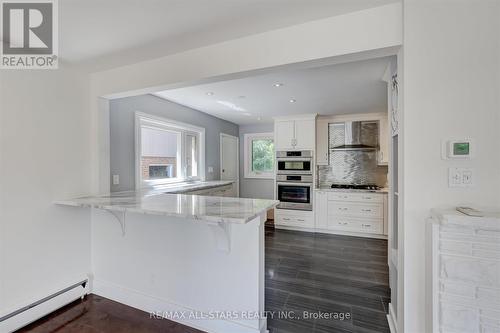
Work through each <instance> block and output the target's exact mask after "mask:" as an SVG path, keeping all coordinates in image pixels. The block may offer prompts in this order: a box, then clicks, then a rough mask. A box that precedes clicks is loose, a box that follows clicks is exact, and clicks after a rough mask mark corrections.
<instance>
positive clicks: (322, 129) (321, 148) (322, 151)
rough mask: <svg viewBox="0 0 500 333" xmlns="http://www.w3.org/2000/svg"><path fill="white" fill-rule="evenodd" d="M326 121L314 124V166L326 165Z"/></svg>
mask: <svg viewBox="0 0 500 333" xmlns="http://www.w3.org/2000/svg"><path fill="white" fill-rule="evenodd" d="M328 153H329V152H328V120H326V119H318V121H317V123H316V164H317V165H328V163H329V161H328V157H329V155H328Z"/></svg>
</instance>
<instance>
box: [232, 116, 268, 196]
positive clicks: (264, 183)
mask: <svg viewBox="0 0 500 333" xmlns="http://www.w3.org/2000/svg"><path fill="white" fill-rule="evenodd" d="M273 131H274V125H273V124H272V123H269V124H254V125H244V126H243V125H240V197H243V198H256V199H274V179H258V178H245V134H248V133H273Z"/></svg>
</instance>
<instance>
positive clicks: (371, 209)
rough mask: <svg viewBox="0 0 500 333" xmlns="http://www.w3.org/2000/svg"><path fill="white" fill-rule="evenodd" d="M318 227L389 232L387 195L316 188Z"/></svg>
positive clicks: (371, 233)
mask: <svg viewBox="0 0 500 333" xmlns="http://www.w3.org/2000/svg"><path fill="white" fill-rule="evenodd" d="M314 200H315V206H314V207H315V208H314V210H315V229H316V230H318V231H321V230H323V231H325V232H331V233H335V232H336V231H338V232H339V233H349V234H355V235H359V236H379V237H385V236H386V235H387V195H386V194H385V193H348V192H332V191H321V190H316V191H315V197H314Z"/></svg>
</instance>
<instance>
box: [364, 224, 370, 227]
mask: <svg viewBox="0 0 500 333" xmlns="http://www.w3.org/2000/svg"><path fill="white" fill-rule="evenodd" d="M362 226H363V227H371V226H372V225H371V224H362Z"/></svg>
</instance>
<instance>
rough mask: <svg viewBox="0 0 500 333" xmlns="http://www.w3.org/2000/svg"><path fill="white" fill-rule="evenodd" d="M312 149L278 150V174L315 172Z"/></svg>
mask: <svg viewBox="0 0 500 333" xmlns="http://www.w3.org/2000/svg"><path fill="white" fill-rule="evenodd" d="M312 168H313V163H312V151H310V150H299V151H277V152H276V172H277V174H278V175H291V174H308V175H312V173H313V170H312Z"/></svg>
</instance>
